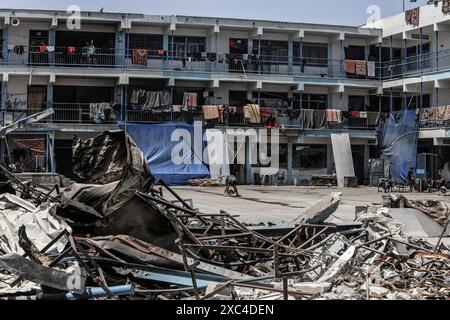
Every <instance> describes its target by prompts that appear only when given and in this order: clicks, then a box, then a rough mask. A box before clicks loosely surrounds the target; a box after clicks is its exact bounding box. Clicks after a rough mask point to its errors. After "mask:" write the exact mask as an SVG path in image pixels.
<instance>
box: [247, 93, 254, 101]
mask: <svg viewBox="0 0 450 320" xmlns="http://www.w3.org/2000/svg"><path fill="white" fill-rule="evenodd" d="M247 100H250V101H253V91H247Z"/></svg>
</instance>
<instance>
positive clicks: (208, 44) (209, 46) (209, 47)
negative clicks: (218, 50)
mask: <svg viewBox="0 0 450 320" xmlns="http://www.w3.org/2000/svg"><path fill="white" fill-rule="evenodd" d="M205 39H206V41H205V48H206V52H212V43H211V35H210V34H207V35H206V38H205Z"/></svg>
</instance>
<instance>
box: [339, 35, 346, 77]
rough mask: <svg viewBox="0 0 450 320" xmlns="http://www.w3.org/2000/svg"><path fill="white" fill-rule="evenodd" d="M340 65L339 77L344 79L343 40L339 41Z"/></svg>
mask: <svg viewBox="0 0 450 320" xmlns="http://www.w3.org/2000/svg"><path fill="white" fill-rule="evenodd" d="M340 59H341V63H340V69H341V70H340V74H341V77H345V72H344V59H345V48H344V40H341V57H340Z"/></svg>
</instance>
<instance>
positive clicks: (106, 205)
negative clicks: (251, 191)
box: [0, 132, 450, 300]
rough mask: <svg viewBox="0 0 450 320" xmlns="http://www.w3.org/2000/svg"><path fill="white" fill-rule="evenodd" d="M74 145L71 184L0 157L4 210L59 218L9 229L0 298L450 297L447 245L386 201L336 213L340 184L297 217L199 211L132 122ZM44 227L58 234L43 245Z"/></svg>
mask: <svg viewBox="0 0 450 320" xmlns="http://www.w3.org/2000/svg"><path fill="white" fill-rule="evenodd" d="M74 150H75V152H74V159H78V160H76V161H78V162H77V163H76V164H75V168H77V173H78V174H79V176H80V177H81V176H82V177H83V179H84V181H80V182H85V183H86V184H74V185H73V186H71V187H70V188H68V189H67V190H64V191H62V192H59V190H56V189H54V190H51V191H50V192H43V191H41V190H39V189H38V188H37V187H33V186H31V185H25V184H23V183H22V182H20V181H19V180H18V179H17V178H16V177H15V176H14V175H13V174H11V173H9V172H8V171H7V170H6V169H5V168H3V167H0V171H1V173H2V174H1V176H2V177H3V179H4V180H8V181H9V182H10V184H11V186H12V187H13V188H14V190H15V193H16V196H13V195H5V196H4V198H0V204H1V203H4V204H5V205H4V206H3V207H4V208H10V209H9V211H4V214H5V217H7V216H8V214H14V215H18V212H20V217H23V218H24V219H25V217H27V216H30V215H36V216H37V217H40V218H43V217H42V212H44V211H43V210H44V208H45V210H46V211H45V215H44V218H45V219H44V218H43V219H44V220H42V221H40V225H45V221H46V219H56V220H57V221H60V225H61V226H60V228H58V229H57V230H54V232H53V233H49V231H48V229H49V228H50V227H48V228H42V229H41V230H37V231H36V230H32V232H28V227H26V226H25V225H24V226H17V228H12V229H10V233H9V234H8V236H7V237H6V239H8V240H7V241H4V240H2V238H1V237H0V244H2V242H4V243H3V244H2V245H0V283H6V284H7V286H2V285H1V284H0V299H1V298H4V299H29V298H30V297H31V298H32V299H65V300H72V299H94V298H101V297H103V298H107V299H119V298H120V299H150V300H152V299H163V300H164V299H187V300H189V299H197V300H202V299H203V300H205V299H233V300H241V299H262V300H264V299H286V300H288V299H368V300H370V299H374V298H375V299H447V300H448V299H449V298H450V289H449V288H450V286H449V284H450V256H449V253H450V251H449V249H448V248H447V247H445V246H444V245H443V244H442V243H441V241H439V243H438V245H437V246H432V245H431V244H429V243H427V242H425V241H422V240H420V239H414V238H411V237H408V236H407V235H405V234H403V231H402V225H401V224H400V223H398V222H397V221H395V220H394V219H393V218H392V217H390V216H389V214H388V211H387V210H386V209H385V208H382V207H377V208H368V209H367V211H366V212H365V213H363V214H362V215H361V216H360V217H359V219H358V221H357V222H355V223H353V224H347V225H334V224H327V223H326V222H325V221H326V220H327V219H328V217H329V216H330V215H331V214H332V213H333V212H334V211H335V210H336V209H337V207H338V205H339V202H340V195H339V194H331V195H330V196H329V197H325V198H324V199H323V200H322V201H321V202H320V203H319V204H317V205H316V206H314V207H312V208H310V209H309V210H307V211H306V212H305V213H304V214H303V215H301V216H299V218H298V219H296V220H295V221H293V222H292V223H291V224H290V225H289V226H285V227H276V228H258V229H256V228H251V227H248V226H245V225H244V224H243V223H242V222H240V221H239V219H238V218H237V217H234V216H232V215H230V214H228V213H227V212H225V211H223V210H221V211H220V212H219V213H217V214H207V213H201V212H199V211H198V210H196V209H195V208H194V206H193V204H192V203H191V202H189V201H187V200H185V199H183V198H182V197H181V196H180V195H178V194H177V192H176V191H175V190H173V189H172V188H171V187H170V186H168V185H166V184H165V183H164V181H155V179H154V177H152V175H151V172H150V171H149V170H148V168H147V165H146V163H145V159H144V156H143V155H142V152H140V151H139V150H138V149H137V147H136V146H135V144H134V143H133V141H132V140H131V139H130V138H129V137H128V136H127V135H126V134H125V133H123V132H116V133H105V134H104V135H102V136H99V137H97V138H95V139H91V140H90V141H84V142H83V141H80V140H78V139H75V141H74ZM88 172H93V173H96V176H95V177H93V176H92V175H90V174H86V173H88ZM93 182H97V183H98V184H92V183H93ZM34 206H36V207H34ZM447 217H448V212H447ZM36 219H37V218H36ZM447 219H448V218H447ZM0 223H1V221H0ZM53 225H54V224H53ZM56 231H58V232H56ZM0 232H1V231H0ZM39 232H42V233H46V234H47V236H48V237H49V238H50V239H51V241H49V243H47V244H45V245H44V244H42V243H41V244H40V246H41V247H38V246H37V245H36V244H35V242H36V241H37V240H36V239H38V238H39V237H40V236H41V234H39ZM0 236H1V234H0ZM57 245H58V246H59V247H60V249H59V250H56V248H55V246H57ZM63 270H65V271H63ZM49 288H51V289H52V290H49ZM54 290H57V291H58V292H59V293H58V294H56V295H55V294H54Z"/></svg>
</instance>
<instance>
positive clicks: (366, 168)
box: [364, 144, 370, 183]
mask: <svg viewBox="0 0 450 320" xmlns="http://www.w3.org/2000/svg"><path fill="white" fill-rule="evenodd" d="M369 158H370V146H369V145H368V144H365V145H364V183H366V181H367V182H369V179H370V177H369Z"/></svg>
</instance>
